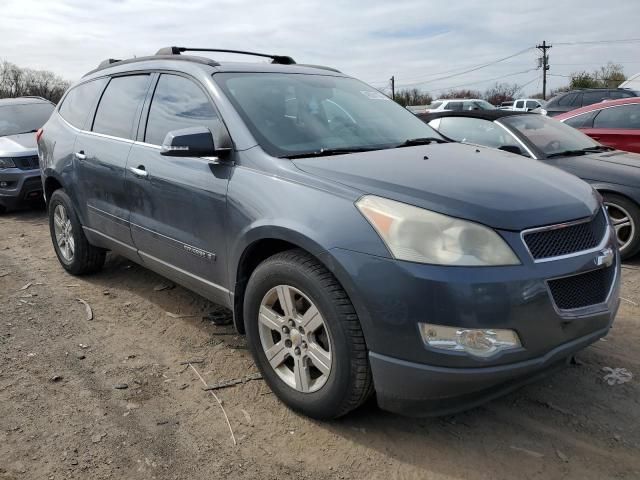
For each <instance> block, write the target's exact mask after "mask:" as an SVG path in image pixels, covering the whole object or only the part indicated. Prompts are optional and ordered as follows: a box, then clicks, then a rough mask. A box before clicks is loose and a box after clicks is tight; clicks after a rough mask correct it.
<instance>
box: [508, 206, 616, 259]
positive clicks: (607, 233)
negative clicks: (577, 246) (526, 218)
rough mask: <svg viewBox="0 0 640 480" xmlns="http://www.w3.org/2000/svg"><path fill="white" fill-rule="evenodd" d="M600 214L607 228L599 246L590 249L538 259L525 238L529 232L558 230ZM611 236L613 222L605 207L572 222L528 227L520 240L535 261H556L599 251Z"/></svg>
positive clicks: (523, 231) (590, 219) (589, 219)
mask: <svg viewBox="0 0 640 480" xmlns="http://www.w3.org/2000/svg"><path fill="white" fill-rule="evenodd" d="M598 215H605V221H606V225H607V226H606V228H605V231H604V235H603V236H602V240H601V241H600V243H599V244H598V245H597V246H595V247H593V248H590V249H588V250H580V251H578V252H573V253H567V254H565V255H558V256H555V257H548V258H538V259H536V258H534V257H533V254H532V253H531V250H529V246H528V245H527V242H526V241H525V240H524V236H525V235H527V234H529V233H536V232H545V231H548V230H558V229H561V228H567V227H572V226H574V225H579V224H581V223H587V222H592V221H593V220H594V219H595V218H596V217H597V216H598ZM610 236H611V224H610V223H609V217H608V216H607V214H606V212H605V211H604V208H600V209H598V212H597V213H596V214H595V215H593V216H591V217H589V218H582V219H580V220H573V221H571V222H565V223H557V224H555V225H547V226H544V227H535V228H528V229H526V230H522V231H521V232H520V240H522V243H523V244H524V248H525V249H526V250H527V253H529V256H530V257H531V259H532V260H533V263H546V262H554V261H556V260H564V259H566V258H572V257H579V256H580V255H586V254H589V253H594V252H597V251H599V250H602V249H603V248H604V247H605V246H606V245H607V242H608V241H609V237H610Z"/></svg>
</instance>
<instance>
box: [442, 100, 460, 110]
mask: <svg viewBox="0 0 640 480" xmlns="http://www.w3.org/2000/svg"><path fill="white" fill-rule="evenodd" d="M444 108H445V110H453V111H460V110H462V102H449V103H447V104H446V105H445V107H444Z"/></svg>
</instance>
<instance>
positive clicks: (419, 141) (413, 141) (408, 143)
mask: <svg viewBox="0 0 640 480" xmlns="http://www.w3.org/2000/svg"><path fill="white" fill-rule="evenodd" d="M434 142H435V143H449V142H448V140H445V139H444V138H437V137H420V138H410V139H408V140H405V141H404V142H402V143H401V144H399V145H396V146H395V147H393V148H402V147H415V146H416V145H429V144H430V143H434Z"/></svg>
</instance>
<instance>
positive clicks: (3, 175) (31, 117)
mask: <svg viewBox="0 0 640 480" xmlns="http://www.w3.org/2000/svg"><path fill="white" fill-rule="evenodd" d="M54 108H55V105H54V104H53V103H51V102H49V101H48V100H45V99H44V98H41V97H18V98H4V99H0V212H3V211H6V210H9V209H13V208H16V207H18V206H20V205H22V204H25V203H33V202H40V201H41V200H42V182H41V180H40V170H39V164H38V146H37V144H36V132H37V130H38V129H39V128H40V127H42V126H43V125H44V124H45V122H46V121H47V120H48V119H49V117H50V116H51V112H53V109H54Z"/></svg>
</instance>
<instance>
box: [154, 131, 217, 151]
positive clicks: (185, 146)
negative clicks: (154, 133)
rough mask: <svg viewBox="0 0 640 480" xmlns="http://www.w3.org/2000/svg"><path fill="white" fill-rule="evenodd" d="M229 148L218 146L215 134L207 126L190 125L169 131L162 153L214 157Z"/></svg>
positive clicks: (161, 148)
mask: <svg viewBox="0 0 640 480" xmlns="http://www.w3.org/2000/svg"><path fill="white" fill-rule="evenodd" d="M228 150H229V148H216V145H215V144H214V141H213V134H212V133H211V130H209V129H208V128H207V127H190V128H182V129H180V130H172V131H170V132H169V133H167V136H166V137H164V141H163V142H162V147H160V155H166V156H168V157H213V156H216V155H219V154H220V153H222V152H223V151H228Z"/></svg>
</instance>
